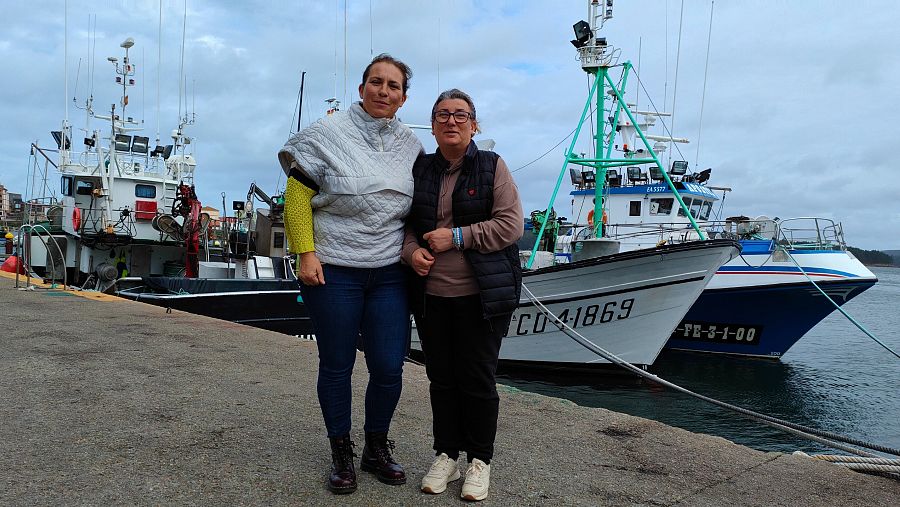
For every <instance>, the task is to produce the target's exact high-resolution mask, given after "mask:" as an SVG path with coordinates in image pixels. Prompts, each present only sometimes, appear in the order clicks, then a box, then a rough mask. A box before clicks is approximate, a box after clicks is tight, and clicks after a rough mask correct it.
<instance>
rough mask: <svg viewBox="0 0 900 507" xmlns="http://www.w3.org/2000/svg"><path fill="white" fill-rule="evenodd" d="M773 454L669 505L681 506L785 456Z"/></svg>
mask: <svg viewBox="0 0 900 507" xmlns="http://www.w3.org/2000/svg"><path fill="white" fill-rule="evenodd" d="M772 454H774V455H773V456H771V457H770V458H768V459H765V460H763V461H761V462H759V463H757V464H756V465H753V466H752V467H750V468H747V469H745V470H741V471H740V472H736V473H733V474H731V475H729V476H727V477H725V478H723V479H721V480H718V481H716V482H714V483H712V484H708V485H706V486H704V487H702V488H698V489H695V490H694V491H691V493H690V494H688V495H685V496H683V497H681V498H679V499H677V500H675V502H674V503H671V504H669V505H679V504H681V503H682V502H684V501H685V500H689V499H691V498H693V497H695V496H697V495H698V494H699V493H702V492H704V491H707V490H709V489H712V488H715V487H717V486H720V485H722V484H725V483H727V482H730V481H731V480H732V479H734V478H735V477H739V476H741V475H744V474H745V473H747V472H752V471H753V470H756V469H757V468H759V467H761V466H763V465H767V464H769V463H771V462H773V461H775V460H776V459H778V458H780V457H782V456H784V454H782V453H780V452H779V453H772Z"/></svg>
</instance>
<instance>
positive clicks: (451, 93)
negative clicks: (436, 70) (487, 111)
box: [431, 88, 475, 120]
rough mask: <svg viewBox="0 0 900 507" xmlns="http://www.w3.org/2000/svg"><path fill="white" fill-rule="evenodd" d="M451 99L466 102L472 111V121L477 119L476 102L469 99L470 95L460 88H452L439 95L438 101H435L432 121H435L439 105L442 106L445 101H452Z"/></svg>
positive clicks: (432, 107)
mask: <svg viewBox="0 0 900 507" xmlns="http://www.w3.org/2000/svg"><path fill="white" fill-rule="evenodd" d="M451 99H460V100H464V101H466V104H468V105H469V109H471V110H472V119H473V120H474V119H475V102H473V101H472V97H469V94H468V93H466V92H464V91H462V90H460V89H458V88H451V89H449V90H446V91H443V92H441V94H440V95H438V98H437V100H435V101H434V105H433V106H431V119H432V120H433V119H434V113H436V112H437V106H438V104H440V103H441V102H442V101H444V100H451Z"/></svg>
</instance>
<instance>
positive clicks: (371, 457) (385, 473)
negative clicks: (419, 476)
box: [360, 433, 406, 484]
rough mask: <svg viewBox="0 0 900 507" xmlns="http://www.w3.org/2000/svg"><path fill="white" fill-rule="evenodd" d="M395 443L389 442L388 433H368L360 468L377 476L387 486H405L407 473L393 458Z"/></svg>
mask: <svg viewBox="0 0 900 507" xmlns="http://www.w3.org/2000/svg"><path fill="white" fill-rule="evenodd" d="M393 448H394V441H393V440H388V438H387V433H366V445H365V447H363V453H362V460H360V468H362V469H363V470H365V471H366V472H371V473H373V474H375V477H376V478H377V479H378V480H379V481H381V482H383V483H385V484H405V483H406V472H404V471H403V467H402V466H400V465H399V464H397V462H396V461H394V458H392V457H391V449H393Z"/></svg>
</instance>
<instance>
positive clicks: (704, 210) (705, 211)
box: [700, 201, 712, 220]
mask: <svg viewBox="0 0 900 507" xmlns="http://www.w3.org/2000/svg"><path fill="white" fill-rule="evenodd" d="M711 211H712V202H710V201H703V205H702V206H701V207H700V220H709V214H710V212H711Z"/></svg>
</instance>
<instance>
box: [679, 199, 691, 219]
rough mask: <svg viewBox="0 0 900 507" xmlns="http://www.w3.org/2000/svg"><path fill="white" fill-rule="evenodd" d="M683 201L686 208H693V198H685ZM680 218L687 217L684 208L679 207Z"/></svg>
mask: <svg viewBox="0 0 900 507" xmlns="http://www.w3.org/2000/svg"><path fill="white" fill-rule="evenodd" d="M682 200H683V201H684V205H685V207H687V208H690V207H691V198H690V197H684V198H682ZM678 216H680V217H686V216H687V215H685V214H684V208H682V207H681V206H679V207H678Z"/></svg>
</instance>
